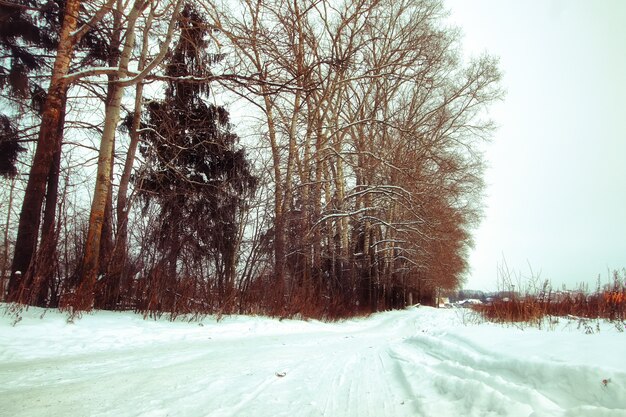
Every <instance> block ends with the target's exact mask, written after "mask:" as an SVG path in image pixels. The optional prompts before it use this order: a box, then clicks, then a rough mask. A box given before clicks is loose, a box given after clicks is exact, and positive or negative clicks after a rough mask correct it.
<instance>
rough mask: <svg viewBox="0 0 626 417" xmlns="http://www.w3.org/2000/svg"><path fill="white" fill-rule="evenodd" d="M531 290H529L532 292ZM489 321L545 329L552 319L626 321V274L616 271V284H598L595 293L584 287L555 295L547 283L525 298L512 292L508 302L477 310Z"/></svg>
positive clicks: (524, 295)
mask: <svg viewBox="0 0 626 417" xmlns="http://www.w3.org/2000/svg"><path fill="white" fill-rule="evenodd" d="M532 287H533V286H532V285H531V286H528V287H527V288H532ZM473 309H474V310H476V311H477V312H479V313H480V314H481V315H482V316H483V317H484V318H485V319H487V320H489V321H493V322H498V323H520V322H524V323H528V324H535V325H538V326H541V323H543V321H544V320H545V319H546V318H549V317H575V318H580V319H605V320H609V321H616V322H624V321H625V320H626V270H623V271H621V273H620V272H619V271H615V272H614V273H613V276H612V282H610V283H609V284H606V285H604V286H602V285H600V284H598V286H597V288H596V290H595V291H594V292H590V291H588V290H586V289H585V288H584V287H581V289H579V290H576V291H554V290H552V288H551V286H550V284H549V283H548V282H544V283H543V285H542V287H541V288H540V290H539V291H536V290H535V291H532V290H526V291H525V293H524V294H523V295H519V294H518V293H515V292H513V291H511V296H510V297H507V299H502V300H494V301H492V302H491V303H488V304H483V305H476V306H473Z"/></svg>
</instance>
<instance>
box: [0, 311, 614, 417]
mask: <svg viewBox="0 0 626 417" xmlns="http://www.w3.org/2000/svg"><path fill="white" fill-rule="evenodd" d="M2 308H3V309H4V307H2ZM42 314H43V310H39V309H32V308H31V309H29V310H28V311H25V312H22V313H21V317H22V320H21V321H20V322H18V323H17V324H16V325H15V326H12V324H13V322H14V320H15V318H14V316H10V315H5V316H3V317H1V318H0V415H2V416H215V417H225V416H250V417H263V416H268V417H269V416H272V417H276V416H290V417H291V416H302V417H304V416H329V417H333V416H337V417H341V416H355V417H356V416H359V417H367V416H372V417H383V416H391V417H402V416H437V417H441V416H490V415H493V416H496V415H497V416H501V415H502V416H585V417H586V416H626V333H621V332H619V331H618V330H617V329H616V328H615V326H613V325H609V324H605V325H603V327H602V329H601V331H600V332H599V333H597V332H596V334H593V335H587V334H585V333H584V332H583V331H582V330H580V329H577V328H576V327H577V325H576V323H569V324H568V323H567V321H562V322H561V323H560V324H559V325H557V330H555V331H541V330H537V329H525V330H521V329H518V328H515V327H510V328H505V327H501V326H496V325H492V324H479V325H476V324H470V325H464V324H463V322H464V321H466V319H467V317H465V316H464V315H466V314H467V312H466V311H464V310H435V309H430V308H424V307H422V308H417V309H416V308H413V309H409V310H405V311H395V312H387V313H381V314H376V315H374V316H372V317H369V318H367V319H357V320H348V321H345V322H341V323H320V322H314V321H311V322H301V321H295V320H283V321H278V320H271V319H267V318H260V317H226V318H224V319H223V320H222V321H220V322H216V321H215V320H214V319H209V318H207V319H204V320H203V321H202V322H201V323H198V322H190V323H187V322H181V321H178V322H174V323H172V322H167V321H165V320H159V321H154V320H143V319H142V318H141V317H139V316H136V315H133V314H130V313H112V312H97V313H95V314H91V315H87V316H85V317H83V318H82V319H81V320H78V321H77V322H76V323H73V324H68V323H67V322H66V320H65V316H63V315H62V314H60V313H57V312H52V311H50V312H47V313H45V315H44V317H43V318H40V317H41V315H42Z"/></svg>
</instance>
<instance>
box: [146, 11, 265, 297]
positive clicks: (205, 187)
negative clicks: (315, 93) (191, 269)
mask: <svg viewBox="0 0 626 417" xmlns="http://www.w3.org/2000/svg"><path fill="white" fill-rule="evenodd" d="M179 24H180V30H181V35H180V39H179V40H178V43H177V46H176V48H175V50H174V51H173V53H172V56H171V58H170V62H169V63H168V65H167V69H166V75H167V77H168V79H169V80H170V81H169V82H168V85H167V89H166V92H165V98H164V99H163V100H161V101H153V102H151V103H150V104H149V105H148V109H147V119H148V123H147V124H148V126H147V128H146V129H144V130H145V131H146V133H145V135H144V140H145V142H146V144H147V145H145V146H143V147H141V148H140V151H141V153H142V154H143V155H144V156H145V157H146V158H147V168H146V172H145V173H144V175H142V177H141V181H138V184H139V187H140V195H141V196H142V197H143V199H144V201H145V205H146V206H145V207H146V208H147V207H148V206H149V205H151V204H156V205H157V206H158V210H157V211H158V213H159V218H158V222H157V226H156V227H155V236H154V238H155V241H156V245H157V247H158V249H159V251H160V253H161V256H162V260H161V265H160V268H159V269H160V270H161V271H166V272H165V276H166V278H165V279H166V280H167V281H168V282H167V283H163V282H159V283H158V284H154V285H156V286H157V287H158V291H161V292H162V291H167V290H168V289H170V288H171V286H172V285H174V282H173V280H174V277H175V276H176V275H177V267H178V266H179V262H180V261H181V260H182V257H183V255H184V262H185V263H186V264H190V263H191V264H198V265H199V264H201V263H203V262H204V261H206V260H210V262H211V263H212V265H213V268H214V271H213V272H214V274H215V277H216V279H217V282H216V284H217V288H218V291H219V292H220V293H221V294H222V295H223V294H224V293H225V292H227V291H229V290H230V289H232V285H233V283H234V271H235V264H236V252H237V250H238V244H237V235H238V230H239V225H238V222H237V217H238V213H239V212H240V211H241V210H242V209H243V208H244V205H245V201H246V197H247V196H249V195H250V194H251V193H253V192H254V189H255V186H256V178H255V177H254V176H253V175H252V174H251V172H250V166H249V163H248V161H247V160H246V156H245V153H244V151H243V150H242V149H238V148H237V146H236V144H237V141H238V137H237V135H235V134H234V133H232V132H231V131H230V126H229V114H228V112H227V111H226V109H225V108H224V107H221V106H215V105H213V104H207V102H206V98H207V95H208V94H209V85H208V83H206V82H194V81H192V80H190V78H191V77H193V78H194V79H206V78H207V77H208V76H210V70H209V69H208V67H209V66H210V65H211V64H213V63H215V62H216V56H214V55H211V54H209V53H208V52H207V49H208V46H209V45H208V42H207V34H208V31H209V30H210V29H209V28H208V27H207V26H206V24H205V23H204V21H203V18H202V16H201V15H200V14H199V13H198V12H197V11H196V10H195V9H194V7H193V6H191V5H190V4H187V5H186V6H185V8H184V10H183V12H182V14H181V20H180V23H179ZM159 307H160V308H167V306H166V305H163V304H161V305H159Z"/></svg>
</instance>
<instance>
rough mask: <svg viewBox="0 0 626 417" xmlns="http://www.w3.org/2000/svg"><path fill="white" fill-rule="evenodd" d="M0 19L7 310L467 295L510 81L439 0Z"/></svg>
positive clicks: (344, 306)
mask: <svg viewBox="0 0 626 417" xmlns="http://www.w3.org/2000/svg"><path fill="white" fill-rule="evenodd" d="M0 13H1V15H0V88H1V97H0V100H1V103H2V107H0V110H1V112H2V115H1V116H0V122H1V123H0V148H1V149H2V153H1V156H0V159H1V161H0V169H1V170H2V175H3V180H2V186H1V188H0V192H1V193H2V194H3V197H2V200H0V201H2V204H1V206H0V211H1V214H2V216H3V218H4V220H5V221H4V222H3V223H4V224H3V229H4V230H3V235H2V239H3V242H2V243H3V245H2V248H3V249H2V255H3V258H2V260H1V262H2V263H1V265H0V266H1V268H2V280H1V283H2V288H1V290H2V291H1V294H2V297H3V298H4V299H5V300H6V301H10V302H19V303H25V304H29V305H37V306H50V307H57V306H58V307H62V308H67V309H70V310H72V311H83V310H90V309H92V308H106V309H135V310H138V311H142V312H150V313H160V312H172V313H192V312H200V313H215V312H217V313H229V312H239V313H259V312H260V313H268V314H275V315H291V314H296V313H300V314H303V315H306V316H318V317H336V316H345V315H351V314H357V313H360V312H368V311H375V310H378V309H386V308H394V307H402V306H404V305H406V304H407V303H410V302H418V301H421V302H428V301H429V299H432V298H433V297H434V296H435V295H436V294H437V292H438V291H440V290H446V289H453V288H455V287H457V286H458V284H459V283H460V282H461V280H462V278H463V274H464V273H465V271H466V269H467V252H468V248H469V247H470V245H471V230H472V227H474V226H475V225H476V224H477V222H478V221H479V218H480V212H481V210H480V209H481V204H480V196H481V190H482V185H483V184H482V169H483V158H482V154H481V143H482V142H483V141H484V140H485V139H486V138H487V137H488V136H489V133H490V131H491V129H492V125H491V123H490V122H489V120H488V118H487V114H486V110H487V106H488V105H489V104H490V103H492V102H493V101H494V100H497V99H498V98H499V97H500V96H501V91H500V89H499V85H498V84H499V80H500V74H499V72H498V69H497V62H496V60H495V59H494V58H491V57H489V56H486V55H485V56H481V57H478V58H475V59H472V60H470V61H469V62H465V61H464V60H463V57H462V54H461V51H460V43H459V38H460V35H459V31H458V30H457V29H455V28H452V27H449V26H447V25H446V21H445V17H446V11H445V9H444V7H443V4H442V2H441V1H437V0H400V1H392V0H358V1H351V0H346V1H340V2H334V1H328V0H305V1H302V0H291V1H283V0H269V1H264V2H260V1H259V2H252V1H248V0H240V1H235V2H229V3H228V4H224V2H213V1H212V0H198V1H193V2H192V1H184V0H96V1H89V2H85V1H79V0H52V1H39V0H21V1H18V0H12V1H11V0H10V1H3V2H1V3H0ZM227 102H228V103H232V106H233V107H232V108H236V109H238V110H237V111H236V112H233V114H232V115H231V114H229V110H228V109H227V107H226V106H225V105H224V103H227ZM20 203H21V204H20Z"/></svg>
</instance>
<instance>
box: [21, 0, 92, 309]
mask: <svg viewBox="0 0 626 417" xmlns="http://www.w3.org/2000/svg"><path fill="white" fill-rule="evenodd" d="M80 6H81V1H80V0H68V1H67V3H66V5H65V12H64V18H63V26H62V27H61V33H60V40H59V46H58V49H57V55H56V58H55V62H54V67H53V70H52V79H51V80H50V87H49V89H48V95H47V97H46V102H45V104H44V110H43V114H42V120H41V128H40V129H39V138H38V141H37V150H36V151H35V157H34V159H33V164H32V167H31V170H30V175H29V177H28V184H27V185H26V191H25V193H24V201H23V203H22V211H21V213H20V220H19V224H18V231H17V240H16V242H15V253H14V256H13V265H12V267H11V271H12V273H11V279H10V281H9V300H10V301H19V299H20V291H19V288H20V284H22V279H21V277H22V276H23V275H24V273H25V272H26V271H27V270H28V268H29V267H30V265H31V262H32V259H33V254H34V253H35V250H36V247H37V238H38V233H39V224H40V218H41V208H42V204H43V200H44V196H45V193H46V183H47V180H48V174H49V173H50V167H51V165H52V161H53V159H54V153H55V152H56V150H57V149H59V147H60V145H61V138H60V137H59V129H58V126H59V122H60V121H61V119H62V117H63V109H64V106H63V103H64V102H65V99H66V96H67V81H66V79H65V78H64V77H65V76H66V75H67V73H68V72H69V67H70V62H71V59H72V53H73V50H74V45H75V39H74V38H73V37H72V32H74V31H75V30H76V28H77V26H78V21H77V17H78V14H79V10H80ZM18 271H20V273H19V274H18V273H17V272H18Z"/></svg>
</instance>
